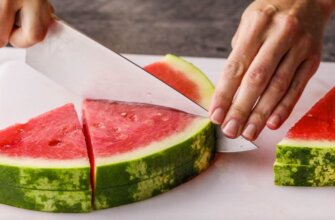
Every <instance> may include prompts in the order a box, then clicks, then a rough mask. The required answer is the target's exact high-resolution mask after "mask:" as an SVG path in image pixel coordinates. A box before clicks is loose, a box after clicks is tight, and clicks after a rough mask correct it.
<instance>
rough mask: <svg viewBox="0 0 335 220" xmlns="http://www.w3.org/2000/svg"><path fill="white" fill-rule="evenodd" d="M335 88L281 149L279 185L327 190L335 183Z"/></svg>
mask: <svg viewBox="0 0 335 220" xmlns="http://www.w3.org/2000/svg"><path fill="white" fill-rule="evenodd" d="M334 119H335V87H334V88H332V89H331V90H330V91H329V92H328V93H327V94H326V95H325V96H324V97H323V98H322V99H320V100H319V101H318V102H317V103H316V104H315V105H314V106H313V107H312V108H311V109H310V110H309V111H308V112H307V113H306V114H305V115H304V116H303V117H302V118H301V119H300V120H299V121H298V122H297V123H296V124H295V125H294V126H293V127H292V128H291V129H290V130H289V131H288V133H287V135H286V137H285V138H284V139H283V140H282V141H281V142H280V143H279V144H278V145H277V149H276V162H275V165H274V173H275V183H276V184H277V185H297V186H326V185H334V179H335V170H334V169H333V166H335V120H334Z"/></svg>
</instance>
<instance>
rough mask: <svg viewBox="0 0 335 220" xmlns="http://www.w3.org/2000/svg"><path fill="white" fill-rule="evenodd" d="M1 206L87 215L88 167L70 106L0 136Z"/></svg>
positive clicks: (82, 137)
mask: <svg viewBox="0 0 335 220" xmlns="http://www.w3.org/2000/svg"><path fill="white" fill-rule="evenodd" d="M0 183H1V189H0V202H1V203H4V204H8V205H13V206H17V207H22V208H27V209H34V210H41V211H52V212H86V211H89V210H90V209H91V205H90V204H91V187H90V166H89V160H88V156H87V148H86V143H85V138H84V135H83V133H82V128H81V125H80V123H79V120H78V117H77V114H76V111H75V109H74V106H73V105H72V104H68V105H64V106H62V107H59V108H57V109H54V110H52V111H50V112H47V113H45V114H43V115H41V116H38V117H36V118H33V119H31V120H30V121H28V122H27V123H25V124H17V125H14V126H12V127H9V128H7V129H5V130H2V131H0Z"/></svg>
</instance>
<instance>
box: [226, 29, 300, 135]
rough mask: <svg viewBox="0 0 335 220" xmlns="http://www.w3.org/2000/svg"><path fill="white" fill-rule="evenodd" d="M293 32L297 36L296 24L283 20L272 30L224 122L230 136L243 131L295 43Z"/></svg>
mask: <svg viewBox="0 0 335 220" xmlns="http://www.w3.org/2000/svg"><path fill="white" fill-rule="evenodd" d="M280 27H281V28H280ZM293 28H294V26H293ZM292 35H294V32H293V31H292V26H290V25H288V24H286V23H283V25H281V26H279V28H277V30H275V32H271V36H270V37H269V38H268V39H267V40H266V41H265V42H264V44H263V46H262V48H261V49H260V50H259V52H258V54H257V56H256V57H255V59H254V61H253V62H252V64H251V66H250V67H249V69H248V71H247V73H246V75H245V76H244V78H243V80H242V83H241V86H240V90H239V94H238V95H237V97H236V99H235V100H234V103H233V104H232V106H231V108H230V109H229V112H228V114H227V117H226V119H225V122H224V123H223V125H222V131H223V133H224V134H225V135H226V136H228V137H231V138H235V137H237V136H239V135H240V134H241V131H242V129H243V127H244V125H245V123H246V121H247V120H248V117H249V115H250V113H251V111H252V109H253V107H254V106H255V104H256V103H257V101H258V99H259V97H260V96H261V94H262V93H263V92H264V90H265V88H266V86H267V85H268V82H269V81H270V79H271V77H272V75H273V73H274V71H275V70H276V68H277V66H278V64H279V62H280V61H281V59H282V58H283V56H284V55H285V54H286V53H287V51H288V49H289V48H290V47H291V46H292V45H291V41H292V39H294V36H292ZM289 39H291V40H289Z"/></svg>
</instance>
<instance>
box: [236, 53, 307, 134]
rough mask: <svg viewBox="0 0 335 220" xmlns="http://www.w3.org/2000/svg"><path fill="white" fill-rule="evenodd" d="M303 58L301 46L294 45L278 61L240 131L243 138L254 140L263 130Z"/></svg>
mask: <svg viewBox="0 0 335 220" xmlns="http://www.w3.org/2000/svg"><path fill="white" fill-rule="evenodd" d="M303 59H304V55H303V54H302V53H301V48H300V47H295V48H294V49H292V50H290V51H289V52H288V54H287V55H286V56H285V58H284V59H283V60H282V61H281V62H280V64H279V67H278V68H277V70H276V71H275V74H274V75H273V77H272V79H271V81H270V83H269V84H268V86H267V88H266V90H265V91H264V93H263V94H262V96H261V98H260V99H259V101H258V102H257V104H256V106H255V107H254V109H253V110H252V113H251V115H250V117H249V119H248V122H247V123H246V127H245V129H244V131H243V133H242V135H243V137H244V138H246V139H247V140H255V139H256V138H257V136H258V134H259V133H260V131H261V130H263V128H264V126H265V124H266V121H267V120H268V118H269V116H270V114H271V113H272V111H273V110H274V108H275V107H276V106H277V104H278V103H279V102H280V100H281V99H282V97H283V96H284V94H285V93H286V91H287V90H288V87H289V85H290V82H291V80H292V78H293V76H294V75H295V72H296V70H297V68H298V66H299V64H301V63H302V61H303Z"/></svg>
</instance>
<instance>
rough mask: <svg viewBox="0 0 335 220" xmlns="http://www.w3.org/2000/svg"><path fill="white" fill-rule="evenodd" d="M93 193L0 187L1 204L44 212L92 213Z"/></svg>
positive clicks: (86, 191)
mask: <svg viewBox="0 0 335 220" xmlns="http://www.w3.org/2000/svg"><path fill="white" fill-rule="evenodd" d="M91 200H92V196H91V191H90V190H82V191H79V190H78V191H53V190H32V189H25V188H19V187H7V186H1V187H0V203H2V204H6V205H10V206H14V207H18V208H24V209H30V210H35V211H44V212H61V213H77V212H90V211H91V210H92V205H91Z"/></svg>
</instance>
